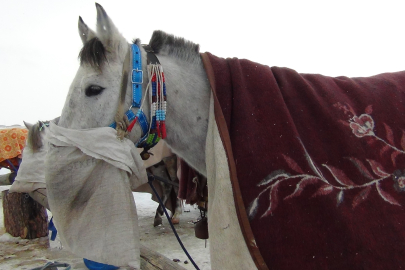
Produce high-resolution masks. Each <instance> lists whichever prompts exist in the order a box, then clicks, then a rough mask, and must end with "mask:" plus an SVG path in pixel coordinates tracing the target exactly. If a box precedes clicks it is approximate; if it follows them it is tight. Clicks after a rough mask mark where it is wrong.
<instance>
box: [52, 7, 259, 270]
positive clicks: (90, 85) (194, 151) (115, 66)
mask: <svg viewBox="0 0 405 270" xmlns="http://www.w3.org/2000/svg"><path fill="white" fill-rule="evenodd" d="M96 7H97V32H94V31H92V30H91V29H89V27H88V26H87V25H86V24H85V23H84V22H83V20H82V19H81V18H79V34H80V38H81V39H82V41H83V45H84V48H83V50H82V52H81V62H82V63H81V65H80V67H79V70H78V71H77V74H76V77H75V78H74V80H73V82H72V84H71V86H70V90H69V93H68V96H67V99H66V103H65V105H64V108H63V111H62V115H61V117H60V121H59V126H61V127H64V128H69V129H86V128H95V127H105V126H109V125H110V124H111V123H112V122H114V118H115V115H116V111H117V104H118V102H119V96H120V81H121V77H122V74H121V72H122V67H123V63H124V60H125V56H126V54H127V52H128V50H129V46H130V44H128V42H127V41H126V39H125V38H124V37H123V36H122V35H121V34H120V32H119V31H118V29H117V28H116V27H115V25H114V24H113V22H112V20H111V19H110V18H109V17H108V15H107V13H106V12H105V10H104V9H103V8H102V7H101V6H100V5H98V4H97V5H96ZM160 42H163V43H162V44H160V47H161V48H160V51H159V54H158V57H159V61H160V63H161V65H162V66H163V67H164V72H165V76H166V81H167V89H169V90H170V95H168V98H167V106H168V107H167V121H166V125H167V130H168V133H167V138H166V142H167V144H168V145H169V147H170V148H171V149H172V151H173V152H174V153H176V154H177V155H178V156H180V157H181V158H183V159H184V160H185V161H186V162H187V163H188V164H190V165H191V166H192V167H194V168H195V169H196V170H197V171H199V172H200V173H201V174H203V175H204V176H206V175H207V169H206V162H205V140H206V137H207V130H208V116H209V101H210V95H211V91H210V86H209V82H208V80H207V77H206V74H205V70H204V68H203V65H202V62H201V58H200V55H199V53H198V48H199V47H198V45H195V44H193V43H191V42H187V41H185V40H183V39H177V38H176V39H175V38H174V37H172V36H167V35H166V34H164V33H162V32H156V33H155V35H154V37H153V38H152V41H151V43H160ZM135 43H137V44H139V45H140V41H139V40H136V41H135ZM156 45H158V44H156ZM95 48H97V49H96V50H97V52H96V51H95V50H94V49H95ZM95 53H96V54H95ZM141 53H142V59H143V62H142V65H143V67H142V69H143V70H144V73H143V79H144V81H145V82H146V81H147V80H148V77H147V72H146V52H145V51H144V50H143V49H141ZM92 61H95V62H92ZM131 87H132V86H131V82H130V81H129V82H128V84H127V89H128V90H127V91H126V93H127V94H126V96H125V107H126V108H129V107H130V106H131V100H132V91H131V90H130V89H131ZM143 91H144V92H145V91H146V83H145V84H144V85H143ZM197 103H198V104H204V105H203V106H200V107H199V108H198V110H197V109H196V110H193V109H192V105H193V104H197ZM149 109H150V108H149V106H145V107H144V111H145V114H146V115H148V114H149ZM190 109H192V111H191V112H190V113H186V112H188V111H189V110H190ZM141 135H142V131H141V129H140V127H139V126H135V128H134V129H133V131H132V132H131V133H130V134H129V138H130V139H131V140H132V141H134V142H135V141H137V140H139V138H140V137H141ZM208 181H209V180H208ZM218 187H219V189H218ZM208 189H209V190H210V191H214V190H216V192H215V193H214V192H210V194H209V209H215V211H209V216H208V220H209V222H210V223H209V233H210V243H211V247H212V248H211V251H210V252H211V264H212V269H255V264H254V263H253V260H252V259H251V256H250V254H249V251H248V249H247V246H246V244H245V242H244V240H243V236H242V233H241V231H240V227H239V225H238V219H237V216H236V211H235V208H234V206H233V204H232V201H233V197H232V191H231V186H230V183H212V182H209V184H208ZM221 208H222V209H221ZM218 219H219V220H221V221H220V222H218ZM227 226H228V227H227ZM225 227H227V229H224V228H225Z"/></svg>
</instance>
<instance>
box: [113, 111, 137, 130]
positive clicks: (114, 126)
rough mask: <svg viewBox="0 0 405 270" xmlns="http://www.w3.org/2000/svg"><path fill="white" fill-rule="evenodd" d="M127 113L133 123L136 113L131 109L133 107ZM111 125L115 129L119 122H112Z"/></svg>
mask: <svg viewBox="0 0 405 270" xmlns="http://www.w3.org/2000/svg"><path fill="white" fill-rule="evenodd" d="M125 115H126V116H127V118H128V121H129V122H130V123H131V122H132V121H133V120H134V119H135V114H134V112H133V111H132V110H131V109H129V110H128V111H127V112H126V113H125ZM110 127H112V128H113V129H115V128H116V127H117V123H115V122H114V123H112V124H111V125H110Z"/></svg>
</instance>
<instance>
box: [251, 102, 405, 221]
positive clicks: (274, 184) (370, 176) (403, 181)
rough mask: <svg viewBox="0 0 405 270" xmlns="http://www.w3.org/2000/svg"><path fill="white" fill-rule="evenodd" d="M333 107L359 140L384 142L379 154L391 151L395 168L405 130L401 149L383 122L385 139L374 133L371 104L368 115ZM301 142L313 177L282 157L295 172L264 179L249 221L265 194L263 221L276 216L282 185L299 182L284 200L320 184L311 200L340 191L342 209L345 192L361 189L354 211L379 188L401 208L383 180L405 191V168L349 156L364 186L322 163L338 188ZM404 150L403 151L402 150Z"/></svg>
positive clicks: (338, 198)
mask: <svg viewBox="0 0 405 270" xmlns="http://www.w3.org/2000/svg"><path fill="white" fill-rule="evenodd" d="M334 107H336V108H337V109H339V110H341V111H343V113H344V115H346V116H347V117H348V118H349V120H339V122H340V123H342V124H343V125H345V126H347V127H348V128H350V129H351V131H352V133H353V134H354V135H355V136H356V137H357V138H358V139H363V138H368V139H371V140H374V141H380V142H382V147H381V149H379V155H380V156H382V155H383V154H384V153H386V152H387V151H392V153H391V161H392V163H393V165H394V166H395V165H396V158H397V157H398V156H399V155H402V154H405V131H404V130H402V137H401V140H400V146H396V145H395V142H394V133H393V131H392V129H391V127H390V126H389V125H387V124H385V123H383V125H384V127H385V133H386V134H385V138H382V137H380V136H378V135H377V134H376V133H375V130H374V128H375V122H374V120H373V117H372V116H371V114H372V112H373V108H372V105H369V106H367V107H366V109H365V113H363V114H361V115H357V114H356V113H355V111H354V110H353V108H352V107H351V106H350V105H349V104H341V103H339V102H338V103H336V104H334ZM298 140H299V141H300V143H301V145H302V147H303V149H304V153H305V158H306V160H307V162H308V165H309V167H310V168H311V170H312V173H313V174H308V173H305V172H304V170H303V169H302V168H301V167H300V166H299V165H298V163H297V162H296V161H295V160H294V159H292V158H290V157H289V156H287V155H284V154H282V157H283V159H284V160H285V162H286V163H287V165H288V167H289V169H291V171H293V172H294V173H291V172H287V171H285V170H275V171H273V172H272V173H270V174H269V175H268V176H267V177H266V178H265V179H263V180H262V181H261V182H260V183H259V184H257V186H259V187H265V188H264V189H263V190H262V191H261V192H260V193H259V195H258V196H257V197H256V198H255V199H254V200H253V201H252V202H251V203H250V205H249V207H248V209H247V212H248V215H249V218H250V219H253V218H255V217H256V215H257V214H258V209H259V199H260V197H261V196H262V195H264V194H267V192H268V193H269V205H268V208H267V209H266V210H265V212H264V213H261V216H260V218H264V217H267V216H269V215H273V213H274V211H275V209H276V208H277V205H278V203H279V200H280V198H279V196H278V193H279V192H278V190H279V188H280V184H281V183H283V182H286V181H290V180H297V179H298V181H299V182H298V183H297V184H296V187H295V190H294V191H293V192H292V193H291V194H290V195H288V196H286V197H284V198H281V199H283V200H290V199H292V198H295V197H298V196H300V195H301V193H302V192H303V191H304V189H305V188H306V187H308V186H310V185H314V184H321V185H320V187H319V188H318V190H317V191H316V192H315V193H314V194H313V195H312V197H317V196H326V195H332V192H334V191H337V195H336V204H337V206H339V204H341V203H342V202H343V200H344V197H345V196H344V195H345V192H347V191H349V190H358V191H357V192H358V193H357V195H356V196H354V198H353V201H352V202H351V205H352V209H355V208H356V207H357V206H358V205H359V204H361V203H362V202H364V201H365V200H366V199H367V198H368V196H369V194H370V192H371V190H372V189H373V188H375V189H376V191H377V193H378V195H379V196H380V197H381V199H382V200H384V201H385V202H387V203H390V204H392V205H396V206H401V205H400V204H399V202H398V201H397V200H395V198H394V197H393V196H392V195H391V194H390V193H389V192H387V191H384V190H383V189H382V186H381V183H382V182H383V181H389V180H391V181H393V186H394V188H395V190H396V191H397V192H402V191H404V190H405V168H404V170H403V171H401V170H398V169H397V170H394V171H387V170H386V169H385V168H384V167H383V166H382V165H381V164H380V163H379V162H378V161H376V160H373V159H367V158H366V159H365V160H360V159H358V158H356V157H346V158H347V159H348V160H350V161H351V163H352V164H353V165H354V166H355V167H356V168H357V170H358V171H359V172H360V173H361V174H362V175H363V176H364V177H365V178H366V179H367V181H368V182H366V183H364V184H355V183H354V182H353V181H352V180H351V179H350V178H349V177H348V176H347V175H346V174H345V172H344V171H343V170H342V169H339V168H336V167H334V166H331V165H328V164H322V166H323V167H324V168H326V169H327V171H328V172H329V173H330V175H331V176H332V177H333V179H334V180H335V181H336V182H337V183H338V184H339V185H335V184H333V183H331V182H330V181H328V180H327V178H326V177H325V176H324V175H323V173H322V171H321V170H320V169H319V168H318V166H317V165H316V164H315V162H314V161H313V159H312V158H311V156H310V155H309V154H308V152H307V150H306V149H305V146H304V144H303V143H302V141H301V140H300V139H299V138H298ZM400 148H401V149H400Z"/></svg>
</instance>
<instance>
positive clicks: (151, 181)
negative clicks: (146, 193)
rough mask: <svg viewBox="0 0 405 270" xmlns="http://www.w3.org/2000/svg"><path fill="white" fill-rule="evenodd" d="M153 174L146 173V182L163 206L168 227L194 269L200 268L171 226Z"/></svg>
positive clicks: (198, 269)
mask: <svg viewBox="0 0 405 270" xmlns="http://www.w3.org/2000/svg"><path fill="white" fill-rule="evenodd" d="M154 179H155V178H154V176H153V175H152V174H149V173H148V184H149V185H150V187H151V188H152V190H153V192H154V193H155V195H156V197H157V198H158V200H159V203H160V205H161V206H162V208H163V211H164V212H165V215H166V218H167V220H168V221H169V224H170V227H172V230H173V232H174V235H175V236H176V238H177V241H178V242H179V244H180V246H181V248H182V249H183V251H184V253H185V254H186V256H187V257H188V259H189V260H190V261H191V263H192V264H193V265H194V267H195V269H197V270H200V268H198V266H197V264H196V263H195V262H194V260H193V258H191V256H190V254H189V253H188V251H187V249H186V248H185V247H184V245H183V242H181V240H180V237H179V235H178V234H177V231H176V229H175V228H174V226H173V223H172V221H171V219H170V217H169V214H168V213H167V211H166V207H165V206H164V205H163V202H162V199H161V198H160V197H159V195H158V193H157V191H156V189H155V187H154V186H153V180H154Z"/></svg>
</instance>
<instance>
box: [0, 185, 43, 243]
mask: <svg viewBox="0 0 405 270" xmlns="http://www.w3.org/2000/svg"><path fill="white" fill-rule="evenodd" d="M2 197H3V213H4V227H5V229H6V232H7V233H9V234H11V235H12V236H14V237H21V238H23V239H34V238H39V237H44V236H47V235H48V215H47V213H46V209H45V207H43V206H42V205H41V204H39V203H37V202H36V201H34V200H33V199H32V198H31V197H30V196H29V195H28V194H27V193H16V192H14V193H9V192H8V190H4V191H3V192H2Z"/></svg>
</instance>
